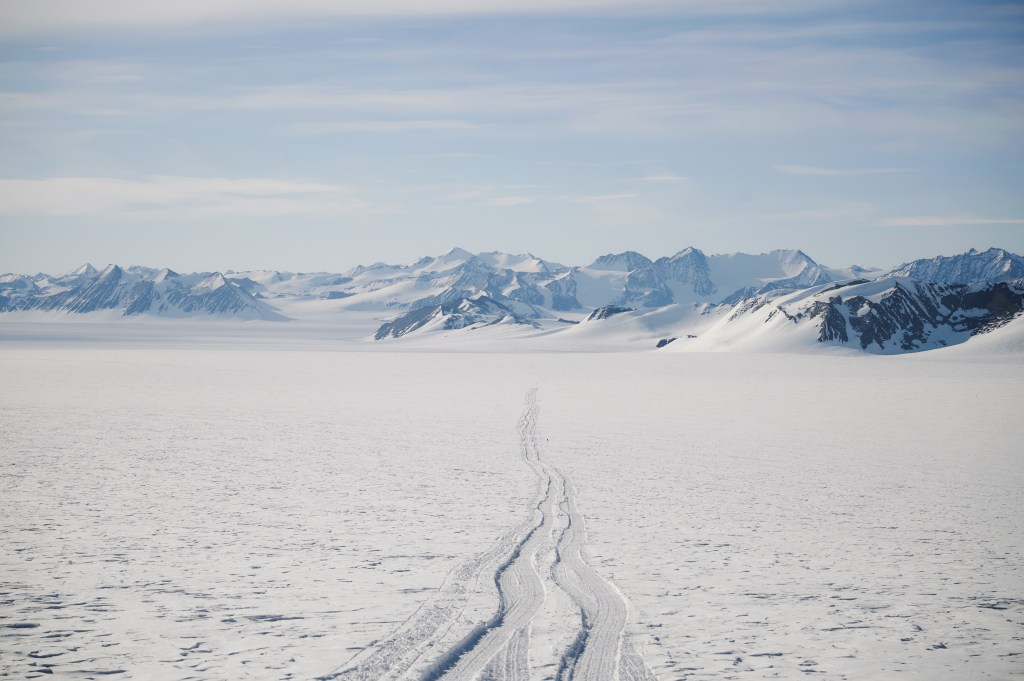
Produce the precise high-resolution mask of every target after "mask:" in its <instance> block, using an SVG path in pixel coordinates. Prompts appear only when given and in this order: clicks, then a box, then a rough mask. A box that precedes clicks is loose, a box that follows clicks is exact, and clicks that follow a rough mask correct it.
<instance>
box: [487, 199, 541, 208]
mask: <svg viewBox="0 0 1024 681" xmlns="http://www.w3.org/2000/svg"><path fill="white" fill-rule="evenodd" d="M484 203H486V204H487V205H488V206H498V207H501V208H507V207H509V206H524V205H526V204H528V203H534V199H533V198H532V197H529V196H491V197H488V198H486V199H484Z"/></svg>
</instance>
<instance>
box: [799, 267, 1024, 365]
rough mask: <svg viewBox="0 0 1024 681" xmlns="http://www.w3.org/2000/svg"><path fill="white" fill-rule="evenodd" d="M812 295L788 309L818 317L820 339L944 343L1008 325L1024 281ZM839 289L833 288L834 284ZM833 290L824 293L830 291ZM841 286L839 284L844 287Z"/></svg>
mask: <svg viewBox="0 0 1024 681" xmlns="http://www.w3.org/2000/svg"><path fill="white" fill-rule="evenodd" d="M847 288H848V289H850V293H851V294H853V295H849V296H848V297H847V298H845V299H844V298H843V296H842V295H830V296H829V297H828V299H827V300H821V299H820V297H818V298H817V299H812V300H811V301H810V302H809V303H807V304H805V305H804V307H803V309H801V310H799V311H797V312H795V313H794V312H793V311H792V310H789V311H788V313H789V314H790V315H791V316H792V318H793V319H794V320H795V321H797V322H799V321H800V320H802V319H805V318H806V319H812V320H816V321H817V322H818V328H819V335H818V341H819V342H822V343H826V342H837V343H848V342H856V343H857V344H858V345H859V346H860V347H861V348H863V349H865V350H872V349H873V350H895V349H898V350H903V351H914V350H922V349H926V348H928V347H941V346H944V345H947V344H949V343H951V342H958V341H959V339H961V338H966V337H970V336H972V335H975V334H977V333H983V332H985V331H988V330H990V329H992V328H995V327H998V326H1000V325H1002V324H1005V323H1006V322H1008V321H1009V320H1011V319H1013V318H1014V317H1015V316H1016V315H1018V314H1020V313H1021V312H1022V311H1024V284H1022V283H1020V282H1016V283H1013V284H1011V283H1007V282H999V283H995V284H935V283H930V282H917V281H911V280H893V283H892V285H891V286H890V287H889V288H888V289H887V290H884V291H883V292H881V293H880V294H879V293H874V292H872V295H858V294H857V289H858V286H850V287H847ZM832 290H835V289H832ZM832 290H830V291H827V292H825V293H827V294H830V293H831V292H832ZM840 290H841V289H840Z"/></svg>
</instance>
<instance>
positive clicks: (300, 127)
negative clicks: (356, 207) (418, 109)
mask: <svg viewBox="0 0 1024 681" xmlns="http://www.w3.org/2000/svg"><path fill="white" fill-rule="evenodd" d="M485 127H487V126H485V125H481V124H478V123H471V122H469V121H460V120H446V119H439V120H411V121H402V120H397V121H396V120H364V121H331V122H325V123H299V124H295V125H291V126H288V128H287V130H288V131H289V132H294V133H298V134H306V135H328V134H342V133H402V132H444V131H467V130H479V129H482V128H485Z"/></svg>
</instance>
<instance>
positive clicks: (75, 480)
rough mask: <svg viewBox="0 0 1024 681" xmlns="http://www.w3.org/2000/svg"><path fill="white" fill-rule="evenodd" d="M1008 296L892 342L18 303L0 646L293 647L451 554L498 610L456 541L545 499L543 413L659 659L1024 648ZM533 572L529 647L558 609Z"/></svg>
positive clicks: (900, 664)
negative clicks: (383, 330) (696, 343)
mask: <svg viewBox="0 0 1024 681" xmlns="http://www.w3.org/2000/svg"><path fill="white" fill-rule="evenodd" d="M324 302H331V303H334V302H341V301H324ZM676 314H679V315H683V314H684V313H683V312H682V311H681V310H677V311H676ZM686 314H689V313H688V312H687V313H686ZM643 319H644V318H643V315H640V316H634V317H632V318H630V317H629V316H627V315H621V316H617V317H612V318H611V319H608V320H605V322H603V323H606V324H616V323H618V324H621V325H622V329H621V333H622V334H623V335H624V336H628V335H629V334H631V333H635V329H636V328H638V326H642V324H643V323H644V321H643ZM617 320H621V321H618V322H617ZM1021 321H1022V320H1016V321H1014V322H1011V323H1010V324H1008V325H1007V326H1006V327H1004V328H1003V329H1000V330H999V331H998V332H994V333H992V334H988V335H985V336H980V337H978V338H976V339H974V340H972V341H971V342H970V343H967V344H964V345H961V346H958V347H955V348H948V349H941V350H935V351H932V352H928V353H921V354H918V355H913V356H901V357H880V356H871V355H863V354H852V353H849V352H848V351H842V350H838V351H836V352H832V353H826V354H817V355H796V354H788V355H781V354H764V353H756V354H753V353H752V354H709V353H697V352H685V353H676V352H665V351H657V352H642V353H623V352H618V353H608V354H604V353H596V352H591V353H575V352H565V351H558V352H554V351H555V350H571V349H572V347H571V345H565V346H559V345H554V344H553V345H551V346H549V347H550V350H552V352H524V351H522V350H523V348H526V347H530V348H542V347H544V342H545V339H546V338H548V336H543V335H542V336H540V337H539V338H533V339H531V341H530V343H531V344H530V345H526V344H517V343H516V341H515V340H514V338H513V337H511V336H510V337H509V340H508V344H506V345H502V344H501V342H498V343H497V344H496V343H495V342H494V339H495V338H497V339H500V338H502V337H503V336H502V334H514V333H516V332H517V330H516V329H514V328H512V327H504V326H503V327H502V328H500V329H494V334H495V335H493V336H491V342H490V343H489V345H486V346H485V345H484V344H478V341H476V340H474V339H475V338H477V337H479V332H478V331H471V330H460V331H456V332H451V334H448V339H447V344H446V345H444V346H443V347H445V348H447V350H448V351H447V352H441V351H439V350H440V348H441V347H442V345H441V344H440V343H438V344H436V345H424V346H423V350H424V352H408V351H406V350H407V349H408V348H416V347H419V346H417V345H410V344H386V343H385V344H369V343H364V342H356V341H350V340H345V339H344V338H343V337H342V336H341V335H339V333H338V331H337V329H336V328H335V327H328V326H324V327H316V326H313V325H306V326H303V325H301V324H297V325H292V324H277V325H275V324H272V323H255V322H254V323H245V324H234V325H227V324H212V323H211V324H206V325H203V324H187V323H185V322H173V323H172V322H167V323H164V324H133V325H126V324H118V325H108V324H101V323H95V324H72V323H68V324H32V323H15V322H10V321H8V322H5V323H4V324H3V325H0V375H3V376H4V390H3V391H0V433H3V440H2V442H3V444H2V447H0V498H2V499H3V500H4V513H3V514H0V536H2V537H3V538H4V542H3V550H2V551H0V574H2V575H3V579H2V582H3V584H2V586H0V591H2V592H3V593H2V597H0V637H2V640H0V649H2V650H3V651H4V654H3V656H2V657H0V673H6V674H9V675H11V676H12V677H14V678H22V677H27V676H29V675H30V674H31V673H32V672H33V671H36V672H38V671H39V670H40V669H41V668H42V667H43V666H44V665H49V666H50V668H51V669H52V670H53V671H54V672H55V673H56V674H65V675H68V676H83V677H84V676H90V675H91V676H95V675H98V674H100V673H102V672H112V671H116V670H125V672H126V674H125V675H124V676H126V677H132V678H146V679H184V678H195V677H202V678H258V679H263V678H286V677H294V678H312V677H316V676H318V675H325V674H330V673H332V672H335V671H337V670H339V669H342V668H344V666H345V664H346V663H347V661H348V660H349V659H350V658H352V657H353V656H356V655H360V654H362V655H364V656H369V655H372V654H374V653H375V652H376V651H378V650H380V649H381V647H382V646H385V645H386V644H387V642H388V641H389V640H390V639H389V638H388V637H389V635H390V634H392V633H393V632H395V631H396V630H398V628H399V627H400V626H401V625H402V623H403V622H406V621H410V622H416V621H419V620H416V619H415V618H414V619H411V620H410V619H409V618H411V617H413V616H414V614H415V613H417V612H418V611H417V608H418V607H419V606H421V605H423V604H425V603H428V604H432V605H431V607H434V606H437V605H438V603H439V601H438V600H437V598H438V596H437V595H435V594H441V595H445V597H450V598H458V597H459V596H458V593H459V592H458V591H457V590H452V589H453V587H452V586H451V585H452V582H451V581H450V580H449V581H448V582H446V575H449V574H467V575H468V574H475V575H477V576H476V577H475V579H476V580H477V581H476V582H474V583H475V584H476V586H473V587H472V594H473V598H475V599H476V600H474V601H473V603H475V605H474V606H473V607H474V608H475V609H473V610H470V611H467V612H473V613H482V614H486V613H488V612H490V613H493V612H494V609H495V608H496V607H497V600H496V594H495V593H494V592H493V583H491V584H490V588H491V591H488V590H487V589H486V588H485V587H488V582H487V579H486V576H487V573H486V572H483V573H480V572H477V573H472V572H465V571H463V572H460V571H459V570H465V569H468V568H465V566H467V565H481V566H482V565H485V564H486V561H484V562H480V563H473V562H472V561H473V560H474V559H475V558H474V557H476V556H480V555H484V554H486V553H487V552H488V551H494V550H496V549H495V547H499V548H500V547H502V546H505V544H503V543H502V542H503V541H504V540H503V539H502V538H503V537H509V536H511V535H509V532H512V531H513V530H514V528H516V527H518V526H521V525H522V523H524V522H526V521H528V520H529V519H530V518H531V517H532V518H535V519H536V518H539V517H540V516H536V515H533V516H531V515H530V514H529V513H528V512H527V508H528V506H527V503H528V501H530V500H531V498H532V495H534V494H535V492H536V489H537V488H536V481H537V474H536V473H535V471H534V470H533V469H531V466H528V465H526V464H525V463H524V460H523V458H522V452H521V447H523V446H524V444H523V443H524V442H530V443H532V444H529V446H530V447H535V448H536V451H537V456H538V457H539V458H538V461H539V462H541V464H538V465H539V466H540V469H538V470H549V469H548V468H545V467H550V472H549V473H548V474H550V475H552V476H556V478H557V476H564V478H559V479H565V480H571V484H572V490H573V492H572V493H571V496H570V495H569V494H570V493H569V492H565V494H566V495H567V496H565V497H559V498H560V499H564V501H563V502H562V503H560V504H554V505H552V506H551V510H550V513H551V515H550V516H545V517H549V518H550V522H551V523H552V531H553V532H554V533H553V534H552V535H551V540H550V541H552V542H554V541H556V539H557V538H558V537H559V536H563V540H564V542H565V544H564V545H563V547H564V555H565V558H564V560H566V561H569V562H567V563H565V565H566V566H569V567H573V569H574V570H576V571H577V574H583V573H582V572H579V571H581V570H584V569H585V568H584V567H582V566H581V565H580V564H579V563H578V562H572V561H574V560H575V559H574V558H573V553H572V551H574V550H576V549H575V548H574V547H577V546H580V545H579V544H578V542H577V541H576V539H575V538H573V537H572V536H571V535H559V534H558V532H559V531H563V530H564V528H565V527H566V522H567V521H566V518H568V517H569V515H567V514H570V515H571V510H570V507H575V508H576V509H578V513H579V514H580V515H579V518H580V521H581V522H582V520H585V524H586V533H585V543H583V544H582V546H581V547H580V548H579V550H580V555H581V556H582V558H583V559H585V560H586V561H587V563H589V565H590V566H592V568H593V570H594V573H596V575H597V577H598V578H600V580H604V581H605V582H606V583H608V584H609V585H611V586H610V588H613V589H616V590H617V591H618V592H621V594H622V597H624V598H625V600H626V601H627V602H628V604H629V610H628V615H627V616H626V620H625V630H626V637H625V639H623V640H624V641H625V642H626V644H627V645H629V646H631V647H632V648H633V649H635V650H636V651H638V652H639V653H641V654H642V655H643V661H644V664H646V666H647V667H649V668H650V669H651V670H652V671H653V673H654V674H655V675H656V676H657V678H662V679H674V678H695V679H730V678H740V677H746V678H751V679H758V678H787V679H803V678H806V675H807V672H811V671H813V672H818V673H820V674H821V675H822V676H823V678H830V679H833V678H834V679H844V678H845V679H888V678H893V677H894V676H897V675H910V676H914V677H917V678H922V679H935V678H972V679H973V678H978V679H983V678H992V679H1005V678H1011V677H1014V676H1019V675H1021V674H1022V673H1024V667H1022V665H1024V660H1022V657H1024V656H1021V655H1019V652H1020V636H1021V626H1022V623H1024V598H1022V595H1021V591H1020V587H1021V584H1022V583H1024V507H1022V506H1021V503H1020V499H1021V498H1022V494H1024V473H1022V471H1024V466H1022V464H1024V461H1022V448H1021V447H1020V441H1019V431H1018V429H1017V423H1018V420H1019V419H1018V414H1017V411H1018V407H1017V403H1018V401H1019V392H1020V385H1022V380H1024V354H1022V353H1021V352H1020V350H1021V347H1022V346H1024V342H1022V341H1021V339H1022V338H1024V333H1022V328H1024V327H1022V326H1021ZM585 326H587V325H582V324H581V325H580V326H579V327H573V328H572V329H570V330H569V331H571V332H573V333H583V331H584V327H585ZM660 326H661V325H660V323H659V328H660ZM317 329H319V330H317ZM328 329H334V330H333V331H328ZM518 332H519V333H522V331H518ZM332 334H333V335H332ZM565 335H566V337H569V333H568V332H566V334H565ZM552 337H553V336H552ZM684 342H689V341H687V340H686V339H680V340H679V341H676V343H673V344H672V346H670V347H675V346H677V345H680V344H682V343H684ZM996 346H997V347H998V348H999V351H998V352H997V351H996ZM501 347H505V348H513V349H516V350H517V352H503V353H498V352H495V351H494V349H495V348H501ZM485 348H489V351H488V350H486V349H485ZM1015 348H1016V349H1015ZM426 350H429V352H427V351H426ZM463 350H465V351H463ZM532 389H536V411H535V412H534V413H533V416H532V417H530V418H531V419H532V421H528V424H527V425H529V428H527V429H525V430H524V426H523V425H522V424H523V421H522V419H523V418H525V417H524V416H523V414H524V407H526V406H528V403H527V402H526V401H525V400H526V397H527V395H529V394H530V392H531V390H532ZM526 413H527V414H530V411H529V410H527V412H526ZM517 424H519V428H518V430H517ZM525 437H529V438H532V439H529V440H523V438H525ZM553 489H555V490H567V489H568V487H567V486H565V485H562V484H561V483H559V484H558V485H556V486H555V488H553ZM560 494H561V493H560ZM570 499H571V503H570ZM559 509H561V510H559ZM559 528H563V530H559ZM545 541H547V540H545ZM551 545H552V546H553V545H554V544H551ZM530 546H531V548H530V550H531V552H533V551H534V548H533V547H534V545H532V544H531V545H530ZM545 547H547V548H545ZM531 555H534V556H536V557H535V559H534V562H535V564H536V565H555V563H552V562H551V561H553V560H554V558H553V555H554V554H553V553H551V549H550V546H549V545H548V544H544V543H541V544H537V545H536V551H535V553H531ZM545 561H547V562H545ZM459 566H463V567H462V568H460V567H459ZM452 571H454V572H452ZM545 579H547V578H545ZM551 579H555V577H552V578H551ZM587 579H590V580H591V581H590V582H587V583H588V584H591V585H592V586H591V587H589V588H591V590H592V593H597V591H596V589H597V588H598V582H597V581H594V580H593V579H592V578H587ZM446 583H447V584H448V585H449V587H448V590H447V591H443V590H442V591H438V589H439V588H441V587H442V586H443V585H445V584H446ZM545 584H546V585H545V587H544V594H545V596H544V598H545V600H544V601H543V603H541V604H540V605H538V604H537V602H536V598H535V597H534V596H535V595H536V592H535V591H529V593H530V594H533V595H532V596H530V599H531V600H530V601H529V602H530V603H531V608H534V613H535V614H534V615H533V619H532V620H530V621H532V622H533V623H534V624H535V625H536V626H535V627H534V628H532V629H531V631H532V632H533V633H532V636H530V637H528V638H527V639H526V644H527V645H528V646H529V651H530V656H531V657H530V659H531V660H534V661H535V663H536V665H541V664H542V663H541V662H539V661H541V660H550V661H551V662H550V663H544V664H554V660H557V659H558V655H560V654H561V653H560V652H559V651H562V652H564V650H563V648H562V643H563V642H564V641H566V640H571V634H572V632H573V631H574V629H573V627H577V628H578V624H579V611H578V610H573V608H574V607H575V606H574V605H573V603H574V602H573V600H572V598H570V597H568V596H567V595H566V594H565V593H563V592H562V591H561V590H560V587H558V586H557V582H550V583H545ZM456 586H458V585H457V584H456ZM465 586H466V587H467V588H469V587H470V586H471V585H470V584H469V583H468V582H467V583H466V584H465ZM574 613H575V614H574ZM574 618H575V619H574ZM470 620H471V618H469V617H468V616H467V617H464V618H462V619H456V620H453V623H452V627H453V629H451V631H450V632H449V633H450V636H449V639H450V638H458V636H459V632H462V633H468V632H469V631H470V630H471V629H472V626H473V623H474V621H479V620H474V621H470ZM12 625H14V626H12ZM33 625H34V626H33ZM602 631H604V630H602ZM414 634H415V635H414V636H413V639H415V638H416V636H419V635H426V634H425V633H423V632H420V633H415V632H414ZM516 636H518V635H516ZM516 636H511V637H509V640H518V639H517V638H516ZM567 637H568V638H567ZM602 637H603V638H602V639H601V640H606V641H607V640H614V638H615V637H614V636H613V637H612V639H607V638H606V637H604V635H603V634H602ZM449 639H445V640H449ZM417 640H418V639H417ZM374 641H381V643H379V644H377V645H376V646H374V645H373V642H374ZM608 645H613V644H611V643H607V642H606V643H605V644H602V646H603V647H599V648H594V649H593V650H594V651H607V650H608V648H607V646H608ZM368 646H369V648H367V647H368ZM364 649H365V652H361V651H364ZM412 650H414V651H419V652H420V653H422V654H424V655H429V654H431V652H430V649H427V648H415V646H413V648H412ZM385 652H387V651H386V650H385ZM439 652H440V651H433V654H437V653H439ZM510 659H511V658H510ZM594 659H596V658H594ZM623 659H627V658H623ZM630 659H632V658H630ZM579 664H581V665H586V664H589V662H586V661H584V660H583V659H581V660H580V662H579ZM602 664H604V663H602ZM623 664H625V663H623ZM631 668H632V667H631ZM554 671H555V669H554V668H552V667H550V666H548V667H544V666H535V667H534V668H533V674H532V675H531V678H533V677H534V676H536V677H538V678H539V677H542V676H544V675H550V674H553V673H554ZM626 673H627V672H626V671H625V667H622V668H621V669H620V674H622V675H623V677H622V678H626V676H625V675H626ZM356 678H360V677H356ZM374 678H379V677H374ZM628 678H644V677H643V676H637V675H633V676H629V677H628Z"/></svg>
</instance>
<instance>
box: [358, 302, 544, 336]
mask: <svg viewBox="0 0 1024 681" xmlns="http://www.w3.org/2000/svg"><path fill="white" fill-rule="evenodd" d="M500 323H509V324H525V325H532V324H531V323H530V322H529V321H528V320H526V319H524V318H522V317H520V316H519V315H517V314H516V313H515V312H513V311H512V310H511V309H510V308H508V307H506V306H505V305H503V304H501V303H499V302H497V301H495V300H494V299H493V298H490V297H489V296H486V295H479V296H476V297H474V298H463V299H461V300H458V301H451V302H446V303H440V304H437V305H432V306H424V307H418V308H415V309H413V310H410V311H409V312H407V313H405V314H403V315H401V316H399V317H398V318H396V319H394V320H393V321H390V322H387V323H385V324H382V325H381V326H380V328H379V329H377V333H376V334H374V338H375V339H376V340H383V339H385V338H401V337H402V336H405V335H407V334H410V333H413V332H415V331H418V330H419V329H422V328H424V327H427V326H430V327H432V328H438V329H440V330H444V331H450V330H454V329H464V328H470V327H474V328H475V327H479V326H490V325H493V324H500Z"/></svg>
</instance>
